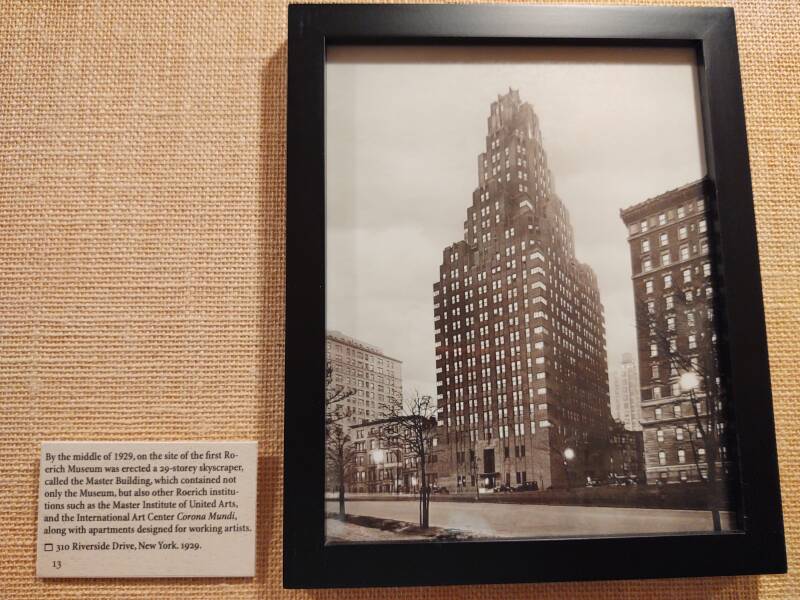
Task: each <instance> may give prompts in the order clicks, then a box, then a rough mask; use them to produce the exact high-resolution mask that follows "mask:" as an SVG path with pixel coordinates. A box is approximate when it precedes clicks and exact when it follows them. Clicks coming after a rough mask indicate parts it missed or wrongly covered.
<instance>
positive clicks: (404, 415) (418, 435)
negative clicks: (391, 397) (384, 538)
mask: <svg viewBox="0 0 800 600" xmlns="http://www.w3.org/2000/svg"><path fill="white" fill-rule="evenodd" d="M382 410H383V415H384V419H383V422H382V424H381V426H380V431H379V437H380V439H381V441H382V442H384V444H385V445H386V446H387V447H389V448H398V449H401V450H402V452H403V453H404V454H405V455H406V456H411V457H412V458H413V459H415V462H416V470H417V474H418V478H419V482H420V488H419V489H420V491H419V524H420V527H428V525H429V507H430V495H431V486H430V485H429V484H428V471H427V467H428V461H429V460H430V458H429V457H430V456H431V454H432V448H433V439H434V437H435V434H436V403H435V402H434V401H433V400H432V398H431V397H430V396H421V395H420V394H419V392H414V394H413V395H411V396H409V397H407V398H406V399H405V400H397V401H394V402H389V403H387V404H385V405H384V406H383V407H382Z"/></svg>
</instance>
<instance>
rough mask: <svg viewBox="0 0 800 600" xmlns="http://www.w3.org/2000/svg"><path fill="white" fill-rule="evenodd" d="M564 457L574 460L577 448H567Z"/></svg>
mask: <svg viewBox="0 0 800 600" xmlns="http://www.w3.org/2000/svg"><path fill="white" fill-rule="evenodd" d="M564 458H566V459H567V460H572V459H573V458H575V450H573V449H572V448H567V449H566V450H564Z"/></svg>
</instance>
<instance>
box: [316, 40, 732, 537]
mask: <svg viewBox="0 0 800 600" xmlns="http://www.w3.org/2000/svg"><path fill="white" fill-rule="evenodd" d="M325 120H326V129H325V136H326V223H327V225H326V281H325V289H326V323H327V336H326V342H325V343H326V357H327V360H326V371H325V374H324V376H325V382H326V427H325V436H326V440H325V441H326V481H325V490H326V491H325V495H326V496H325V497H326V502H325V506H326V540H327V543H348V544H349V543H363V542H368V543H393V542H408V541H413V542H420V541H431V542H437V541H468V540H487V539H507V538H527V539H530V538H542V537H584V536H636V535H648V534H664V533H687V532H693V533H694V532H709V533H714V532H717V533H725V532H730V531H732V530H733V529H735V528H736V527H737V519H736V513H735V502H734V498H733V495H732V492H731V490H732V485H731V479H732V475H733V474H734V473H735V469H734V465H732V464H731V462H730V457H729V454H728V448H729V446H730V444H729V440H728V439H727V437H728V429H729V427H728V425H729V422H728V418H727V414H726V402H725V394H724V389H723V386H722V385H721V382H720V377H719V368H718V354H717V334H716V328H717V325H716V322H717V321H716V317H715V311H714V306H715V289H714V285H713V281H714V277H713V276H714V271H715V267H714V262H713V259H712V254H711V252H710V241H709V235H710V226H709V225H708V222H707V208H708V203H709V198H710V194H711V193H712V189H711V185H710V182H709V181H708V179H707V177H706V165H705V156H704V149H703V131H702V129H703V128H702V118H701V110H700V91H699V84H698V72H697V67H696V56H695V53H694V50H692V49H688V48H686V49H670V48H658V49H652V48H649V49H644V48H630V49H626V48H556V47H529V48H521V47H520V48H512V47H504V48H486V47H473V48H455V47H438V48H423V47H346V46H341V47H336V46H334V47H332V48H329V49H328V55H327V64H326V115H325ZM711 245H713V244H711Z"/></svg>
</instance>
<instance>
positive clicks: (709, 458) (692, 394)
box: [678, 371, 722, 531]
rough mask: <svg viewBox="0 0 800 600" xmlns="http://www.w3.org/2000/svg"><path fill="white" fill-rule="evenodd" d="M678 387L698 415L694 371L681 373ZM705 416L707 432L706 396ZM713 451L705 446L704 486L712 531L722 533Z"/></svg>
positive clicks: (711, 426)
mask: <svg viewBox="0 0 800 600" xmlns="http://www.w3.org/2000/svg"><path fill="white" fill-rule="evenodd" d="M678 386H679V387H680V390H681V392H682V393H684V394H688V395H689V400H690V401H691V402H692V404H694V405H695V415H698V414H699V411H700V409H699V408H697V407H696V402H697V388H699V387H700V377H698V376H697V373H695V372H694V371H685V372H683V373H681V376H680V378H679V379H678ZM706 414H707V415H708V417H707V419H708V420H707V421H706V429H707V430H709V429H712V428H713V426H714V425H713V421H712V420H711V415H710V414H709V410H708V395H707V394H706ZM697 426H698V427H699V426H700V424H699V423H698V424H697ZM709 433H710V435H708V436H703V438H704V441H705V442H706V444H707V443H708V442H709V441H710V442H711V444H714V440H713V439H711V440H708V439H707V438H710V437H711V436H712V435H713V433H712V432H709ZM713 450H714V451H713V452H710V449H709V447H708V446H706V455H705V456H706V473H707V481H706V484H707V485H708V490H709V504H710V505H711V520H712V523H713V526H714V531H722V521H721V519H720V514H719V508H718V506H717V489H716V488H717V482H716V475H715V471H716V464H715V463H714V461H716V457H717V452H716V448H713ZM698 468H699V464H698ZM700 475H701V479H702V473H701V474H700Z"/></svg>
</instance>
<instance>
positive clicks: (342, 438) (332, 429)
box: [325, 361, 356, 519]
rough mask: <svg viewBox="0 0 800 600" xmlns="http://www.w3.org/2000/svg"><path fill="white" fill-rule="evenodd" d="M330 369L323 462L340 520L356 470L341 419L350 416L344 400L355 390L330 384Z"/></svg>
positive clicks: (329, 371)
mask: <svg viewBox="0 0 800 600" xmlns="http://www.w3.org/2000/svg"><path fill="white" fill-rule="evenodd" d="M333 379H334V378H333V368H332V366H331V363H330V361H328V362H327V363H326V364H325V459H326V466H327V479H328V480H332V481H334V482H335V486H336V489H337V490H338V492H339V518H340V519H343V518H344V514H345V491H346V486H347V484H348V483H349V482H350V480H351V478H352V476H353V471H354V467H355V460H356V458H355V449H354V448H353V445H352V443H351V440H350V435H349V434H348V432H347V430H346V428H345V427H343V426H342V424H341V422H340V421H341V420H342V419H344V418H346V417H348V416H350V411H349V410H347V409H346V408H345V407H344V406H343V401H344V400H345V399H347V398H349V397H350V396H352V395H353V394H355V389H353V388H348V387H345V386H344V385H339V384H336V383H334V381H333Z"/></svg>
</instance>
